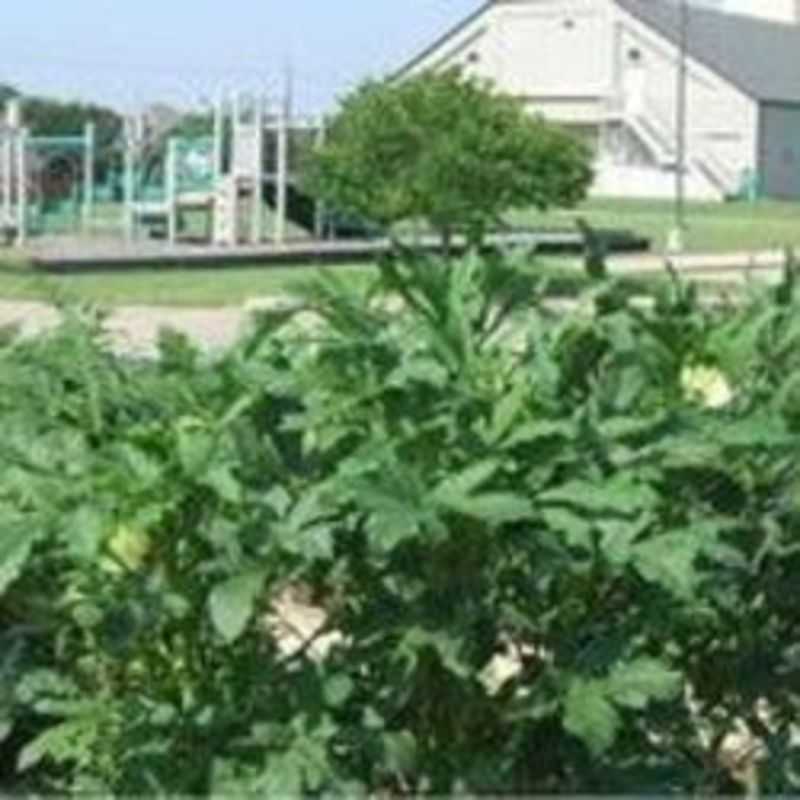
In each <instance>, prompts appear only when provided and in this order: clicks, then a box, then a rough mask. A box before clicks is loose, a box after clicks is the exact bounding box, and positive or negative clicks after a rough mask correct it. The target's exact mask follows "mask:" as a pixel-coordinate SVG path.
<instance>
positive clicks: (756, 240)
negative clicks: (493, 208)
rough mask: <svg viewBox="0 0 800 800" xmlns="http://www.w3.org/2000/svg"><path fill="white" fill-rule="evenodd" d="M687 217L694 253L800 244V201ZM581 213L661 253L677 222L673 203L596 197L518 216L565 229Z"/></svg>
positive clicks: (699, 208)
mask: <svg viewBox="0 0 800 800" xmlns="http://www.w3.org/2000/svg"><path fill="white" fill-rule="evenodd" d="M686 214H687V221H688V226H689V228H688V233H687V249H688V250H689V251H691V252H695V253H701V252H708V253H711V252H722V251H735V250H745V251H753V250H767V249H773V248H781V247H783V246H784V245H794V246H800V203H779V202H772V201H761V202H758V203H753V204H748V203H688V204H687V207H686ZM579 215H582V216H584V217H585V218H586V219H587V220H588V221H589V222H590V223H591V224H594V225H596V226H604V227H611V228H630V229H632V230H633V231H635V232H636V233H639V234H643V235H645V236H648V237H651V238H652V241H653V249H654V250H656V251H658V250H662V249H663V248H664V246H665V244H666V237H667V234H668V232H669V230H670V229H671V228H672V227H673V219H674V217H673V207H672V204H671V203H670V202H669V201H661V200H610V199H608V200H603V199H593V200H589V201H587V202H586V203H585V204H583V205H582V206H581V207H580V208H579V209H577V210H576V211H556V212H551V213H548V214H539V213H536V212H528V213H524V214H518V215H516V216H515V217H514V222H515V223H517V224H525V225H546V226H553V227H561V226H565V225H566V226H570V225H572V223H573V220H574V218H575V217H576V216H579Z"/></svg>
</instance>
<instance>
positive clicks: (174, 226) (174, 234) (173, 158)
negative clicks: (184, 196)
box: [166, 138, 178, 244]
mask: <svg viewBox="0 0 800 800" xmlns="http://www.w3.org/2000/svg"><path fill="white" fill-rule="evenodd" d="M166 178H167V180H166V184H167V185H166V190H167V198H166V199H167V228H168V232H169V243H170V244H175V243H176V242H177V241H178V140H177V139H175V138H171V139H170V140H169V143H168V145H167V175H166Z"/></svg>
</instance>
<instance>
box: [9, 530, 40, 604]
mask: <svg viewBox="0 0 800 800" xmlns="http://www.w3.org/2000/svg"><path fill="white" fill-rule="evenodd" d="M40 536H41V530H40V529H39V528H37V527H36V525H35V523H31V524H25V523H24V522H22V521H19V522H16V523H12V524H8V523H6V524H2V527H0V596H2V595H3V594H4V593H5V591H6V589H8V587H9V586H10V585H11V584H12V583H13V582H14V581H15V580H16V579H17V578H18V577H19V576H20V574H21V573H22V570H23V569H24V568H25V564H26V562H27V560H28V558H29V556H30V553H31V549H32V548H33V545H34V544H35V543H36V540H37V539H38V538H39V537H40Z"/></svg>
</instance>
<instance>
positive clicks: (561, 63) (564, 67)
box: [492, 0, 611, 99]
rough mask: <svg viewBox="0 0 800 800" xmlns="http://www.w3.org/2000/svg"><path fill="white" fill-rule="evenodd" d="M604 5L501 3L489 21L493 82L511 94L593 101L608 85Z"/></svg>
mask: <svg viewBox="0 0 800 800" xmlns="http://www.w3.org/2000/svg"><path fill="white" fill-rule="evenodd" d="M610 20H611V8H610V6H609V4H608V3H607V2H606V1H605V0H538V2H528V3H505V4H503V3H500V4H498V6H497V7H496V10H495V13H494V17H493V24H492V28H493V33H494V37H495V42H496V48H497V62H496V68H497V75H496V78H497V81H498V83H499V84H500V85H502V86H503V88H504V89H506V90H507V91H510V92H512V93H514V94H518V95H523V96H527V97H536V98H540V99H544V98H548V97H593V96H594V97H597V96H601V95H605V94H606V93H607V92H608V88H609V85H610V82H611V36H610V34H611V28H610Z"/></svg>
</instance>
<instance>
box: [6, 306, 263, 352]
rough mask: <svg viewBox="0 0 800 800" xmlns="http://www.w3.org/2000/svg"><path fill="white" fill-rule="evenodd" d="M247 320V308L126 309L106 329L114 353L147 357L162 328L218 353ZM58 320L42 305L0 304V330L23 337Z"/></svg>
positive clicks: (119, 310) (115, 313) (117, 311)
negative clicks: (12, 330) (10, 328)
mask: <svg viewBox="0 0 800 800" xmlns="http://www.w3.org/2000/svg"><path fill="white" fill-rule="evenodd" d="M248 318H249V312H248V310H247V308H246V307H231V308H207V309H200V308H193V309H186V308H167V307H156V306H152V307H151V306H126V307H122V308H117V309H114V310H113V311H112V312H111V314H110V316H109V318H108V321H107V323H106V327H107V329H108V332H109V335H110V337H111V341H112V343H113V345H114V347H115V349H118V350H119V351H120V352H125V353H129V354H135V355H150V354H151V353H153V352H154V351H155V347H156V342H157V341H158V335H159V332H160V331H161V330H162V329H164V328H171V329H172V330H175V331H178V332H180V333H184V334H186V335H187V336H188V337H189V338H191V339H192V340H193V341H195V342H196V343H198V344H199V345H201V346H203V347H204V348H206V349H208V350H218V349H221V348H225V347H227V346H228V345H230V344H232V343H233V342H234V341H235V340H236V338H237V337H238V336H239V335H240V333H241V332H242V330H243V328H244V326H245V324H246V323H247V320H248ZM59 319H60V314H59V312H58V311H57V310H56V309H55V308H53V307H52V306H48V305H46V304H44V303H32V302H12V301H0V327H5V326H9V325H13V326H18V327H19V329H20V333H21V334H22V335H24V336H30V335H35V334H37V333H41V332H42V331H46V330H48V329H51V328H52V327H54V326H55V325H57V324H58V321H59Z"/></svg>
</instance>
